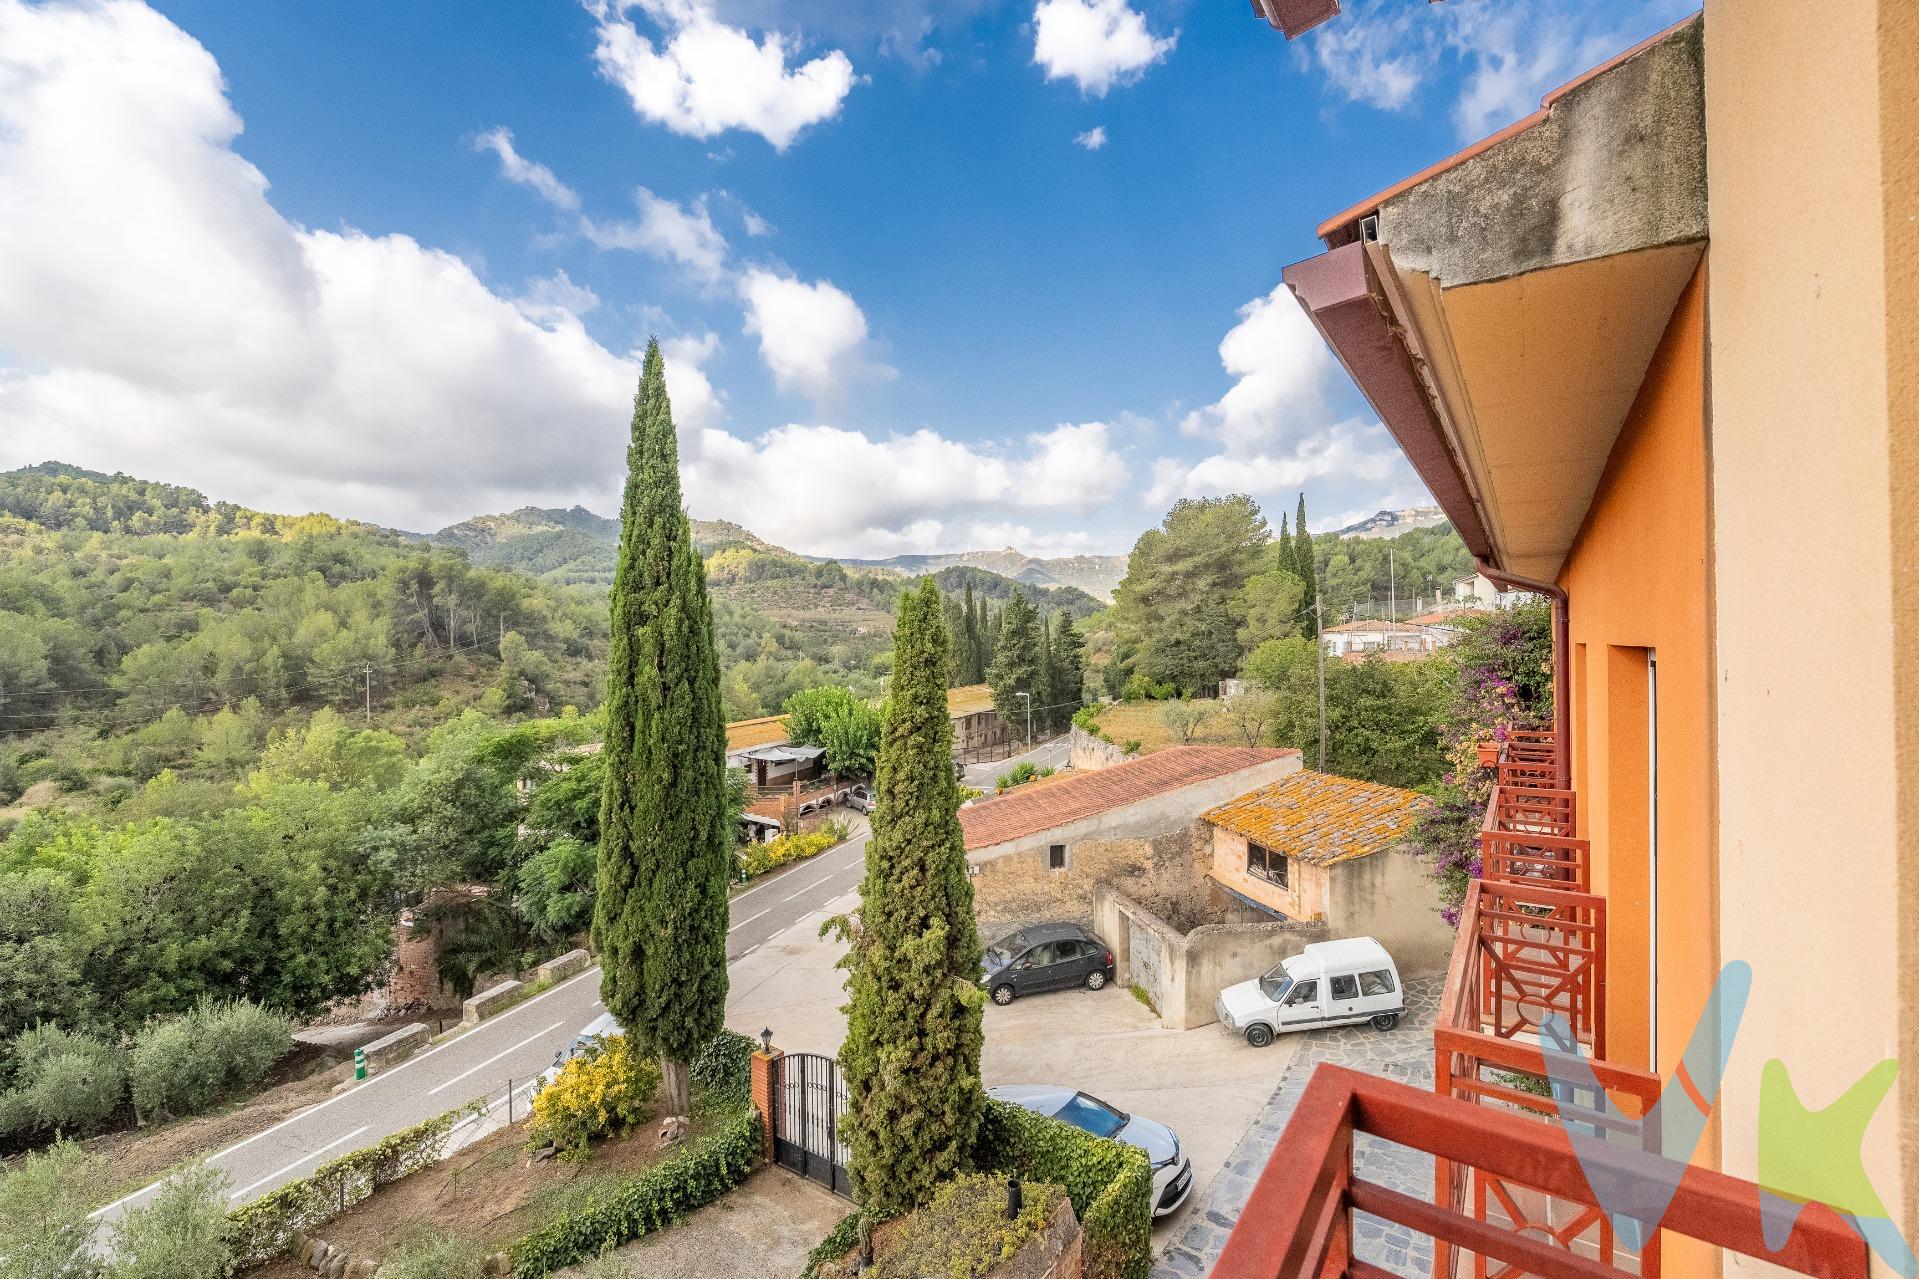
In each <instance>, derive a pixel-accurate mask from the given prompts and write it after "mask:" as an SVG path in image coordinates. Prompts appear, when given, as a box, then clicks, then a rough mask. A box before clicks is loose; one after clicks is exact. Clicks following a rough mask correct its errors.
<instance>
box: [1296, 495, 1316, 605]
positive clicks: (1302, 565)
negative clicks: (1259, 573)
mask: <svg viewBox="0 0 1919 1279" xmlns="http://www.w3.org/2000/svg"><path fill="white" fill-rule="evenodd" d="M1293 540H1294V543H1295V545H1296V546H1297V547H1298V549H1297V551H1296V552H1295V561H1294V562H1295V563H1296V564H1298V566H1299V567H1298V568H1296V569H1295V570H1294V572H1295V573H1296V574H1297V575H1298V577H1299V580H1300V581H1301V582H1302V583H1304V584H1305V587H1306V593H1305V594H1304V595H1302V596H1301V597H1300V604H1299V613H1300V619H1299V620H1300V629H1301V630H1303V631H1305V632H1306V633H1307V634H1309V635H1311V636H1313V637H1314V638H1315V639H1317V638H1318V636H1319V614H1318V613H1317V612H1315V611H1314V610H1313V604H1314V602H1315V601H1316V600H1317V599H1318V598H1319V567H1318V558H1317V557H1316V556H1315V555H1314V554H1313V535H1312V534H1311V533H1309V532H1307V531H1306V495H1305V494H1304V493H1301V494H1300V495H1299V512H1298V514H1297V515H1296V516H1295V517H1294V518H1293Z"/></svg>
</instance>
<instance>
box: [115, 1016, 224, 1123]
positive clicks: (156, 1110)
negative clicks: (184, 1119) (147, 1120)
mask: <svg viewBox="0 0 1919 1279" xmlns="http://www.w3.org/2000/svg"><path fill="white" fill-rule="evenodd" d="M202 1030H203V1027H202V1023H201V1020H200V1018H199V1017H198V1016H197V1015H196V1014H195V1013H187V1014H186V1015H184V1016H181V1017H173V1018H169V1019H168V1020H166V1021H156V1022H153V1023H152V1024H151V1025H148V1026H146V1027H145V1028H144V1029H142V1030H141V1031H140V1033H139V1034H138V1035H136V1036H134V1040H133V1051H132V1053H130V1054H129V1057H130V1060H131V1063H132V1070H131V1073H132V1076H133V1108H134V1109H135V1110H137V1111H138V1112H139V1113H140V1114H141V1115H143V1116H155V1117H160V1118H164V1117H166V1116H169V1115H190V1114H193V1113H194V1112H195V1111H198V1110H202V1109H205V1108H206V1107H207V1106H208V1105H210V1104H211V1103H212V1101H213V1099H214V1098H215V1097H216V1096H218V1095H219V1092H220V1081H221V1077H222V1075H223V1073H224V1072H223V1071H222V1070H221V1068H220V1062H219V1059H218V1058H217V1057H215V1056H214V1055H213V1054H212V1053H210V1052H207V1051H206V1049H205V1045H204V1043H203V1041H202Z"/></svg>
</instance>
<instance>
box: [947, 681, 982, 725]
mask: <svg viewBox="0 0 1919 1279" xmlns="http://www.w3.org/2000/svg"><path fill="white" fill-rule="evenodd" d="M992 709H993V690H992V689H991V688H990V687H989V686H987V685H985V684H968V685H967V686H966V687H964V688H949V689H947V690H946V713H947V714H948V715H950V716H952V717H953V718H954V719H960V718H962V717H964V716H967V715H977V714H979V713H980V712H981V711H990V710H992Z"/></svg>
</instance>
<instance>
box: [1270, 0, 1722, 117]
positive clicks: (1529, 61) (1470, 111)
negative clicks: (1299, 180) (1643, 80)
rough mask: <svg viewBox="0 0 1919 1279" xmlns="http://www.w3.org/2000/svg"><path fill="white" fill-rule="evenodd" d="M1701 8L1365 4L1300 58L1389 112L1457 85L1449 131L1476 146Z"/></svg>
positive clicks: (1523, 2)
mask: <svg viewBox="0 0 1919 1279" xmlns="http://www.w3.org/2000/svg"><path fill="white" fill-rule="evenodd" d="M1698 8H1699V5H1698V2H1697V0H1619V2H1618V3H1608V4H1592V3H1589V0H1449V2H1448V3H1447V4H1445V5H1435V6H1428V5H1426V4H1424V3H1412V2H1411V0H1372V3H1370V4H1365V5H1363V6H1360V5H1353V6H1351V7H1350V11H1349V12H1348V13H1346V14H1345V15H1343V16H1342V17H1341V18H1340V20H1339V21H1338V22H1329V23H1327V24H1326V25H1325V26H1323V27H1320V28H1319V29H1318V30H1317V31H1315V32H1314V33H1313V34H1312V35H1311V36H1310V37H1308V39H1307V40H1306V41H1305V42H1303V44H1304V48H1305V52H1304V53H1303V54H1302V56H1303V57H1305V58H1306V59H1307V60H1308V61H1309V63H1310V64H1311V65H1313V66H1314V67H1316V68H1317V69H1318V70H1319V71H1320V73H1321V74H1322V75H1323V76H1324V77H1325V79H1326V83H1327V86H1328V87H1329V88H1331V89H1332V90H1333V91H1335V92H1336V93H1337V94H1339V95H1340V96H1341V97H1343V98H1345V99H1346V100H1347V101H1349V102H1361V103H1365V104H1367V105H1369V106H1374V107H1378V108H1380V109H1382V110H1387V111H1398V110H1404V109H1408V108H1412V107H1415V106H1418V105H1420V102H1421V99H1422V96H1423V95H1424V94H1425V93H1426V92H1427V91H1428V90H1430V89H1432V88H1433V87H1434V86H1435V85H1437V84H1440V83H1446V84H1454V83H1456V84H1457V90H1456V94H1455V97H1454V101H1453V103H1452V107H1451V114H1452V118H1453V124H1454V127H1455V128H1456V129H1457V131H1458V133H1459V136H1460V137H1461V138H1464V139H1473V138H1479V137H1483V136H1485V135H1486V134H1488V133H1490V132H1492V131H1493V130H1495V129H1498V128H1500V127H1502V126H1504V125H1506V124H1509V123H1511V122H1512V121H1513V120H1516V119H1518V118H1519V117H1521V116H1523V115H1526V114H1527V113H1529V112H1531V111H1533V110H1535V109H1536V108H1537V107H1538V106H1539V101H1540V98H1541V97H1542V96H1543V95H1544V94H1545V93H1546V92H1547V91H1549V90H1551V89H1552V88H1554V87H1555V86H1557V85H1559V84H1562V83H1564V82H1565V81H1566V80H1569V79H1571V78H1572V77H1573V76H1575V75H1577V74H1578V73H1579V72H1581V71H1583V70H1585V69H1586V68H1588V67H1590V66H1594V65H1596V64H1598V63H1600V62H1602V61H1604V60H1605V59H1606V58H1608V57H1611V56H1612V55H1613V54H1616V53H1618V52H1620V51H1621V50H1623V49H1626V48H1628V47H1630V46H1631V45H1632V44H1633V43H1634V42H1635V41H1638V40H1641V39H1643V38H1645V37H1646V36H1649V35H1652V34H1653V33H1654V32H1656V31H1658V30H1660V29H1661V28H1663V27H1666V26H1669V25H1671V24H1672V23H1674V22H1676V21H1678V20H1679V19H1680V18H1683V17H1685V16H1686V15H1687V14H1688V13H1691V12H1696V11H1697V10H1698Z"/></svg>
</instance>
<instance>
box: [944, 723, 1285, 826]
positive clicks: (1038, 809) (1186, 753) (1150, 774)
mask: <svg viewBox="0 0 1919 1279" xmlns="http://www.w3.org/2000/svg"><path fill="white" fill-rule="evenodd" d="M1298 754H1299V752H1298V751H1296V750H1274V749H1267V748H1265V747H1249V746H1169V747H1167V748H1166V749H1165V750H1163V751H1155V752H1153V753H1152V754H1151V755H1147V756H1145V757H1144V758H1141V759H1136V760H1129V761H1127V762H1126V763H1124V764H1115V765H1113V766H1112V767H1111V768H1101V769H1094V770H1091V771H1086V772H1081V771H1074V772H1071V773H1065V774H1061V775H1060V776H1059V777H1058V779H1057V780H1053V781H1052V784H1051V785H1047V786H1021V787H1019V788H1017V789H1015V790H1012V791H1008V792H1007V793H1006V794H1004V795H1001V796H999V797H998V798H996V799H987V800H981V801H979V802H977V803H973V804H968V805H966V806H965V807H964V808H962V809H960V814H959V816H960V826H961V828H962V829H963V830H964V831H965V832H966V847H967V848H968V849H969V850H971V849H976V848H987V847H990V846H992V845H994V844H1003V843H1005V842H1006V841H1007V840H1009V839H1021V838H1024V837H1025V836H1027V835H1036V834H1038V833H1039V832H1041V831H1044V830H1051V829H1052V828H1053V827H1055V826H1062V825H1064V824H1066V823H1067V822H1072V821H1078V820H1079V819H1080V818H1082V817H1091V816H1092V815H1093V814H1095V813H1104V812H1108V811H1110V810H1112V809H1115V808H1124V807H1126V806H1127V805H1129V804H1137V803H1139V802H1140V801H1141V800H1144V799H1151V798H1152V797H1153V796H1155V795H1164V794H1167V793H1168V792H1171V791H1176V790H1179V789H1181V788H1182V787H1186V786H1191V785H1194V784H1195V783H1198V782H1208V781H1212V780H1213V779H1215V778H1218V777H1225V776H1227V775H1228V774H1230V773H1237V772H1239V771H1240V770H1242V769H1247V768H1253V767H1256V766H1258V765H1260V764H1268V763H1271V762H1272V761H1274V760H1279V759H1285V758H1286V757H1287V756H1289V755H1294V756H1296V755H1298Z"/></svg>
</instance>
